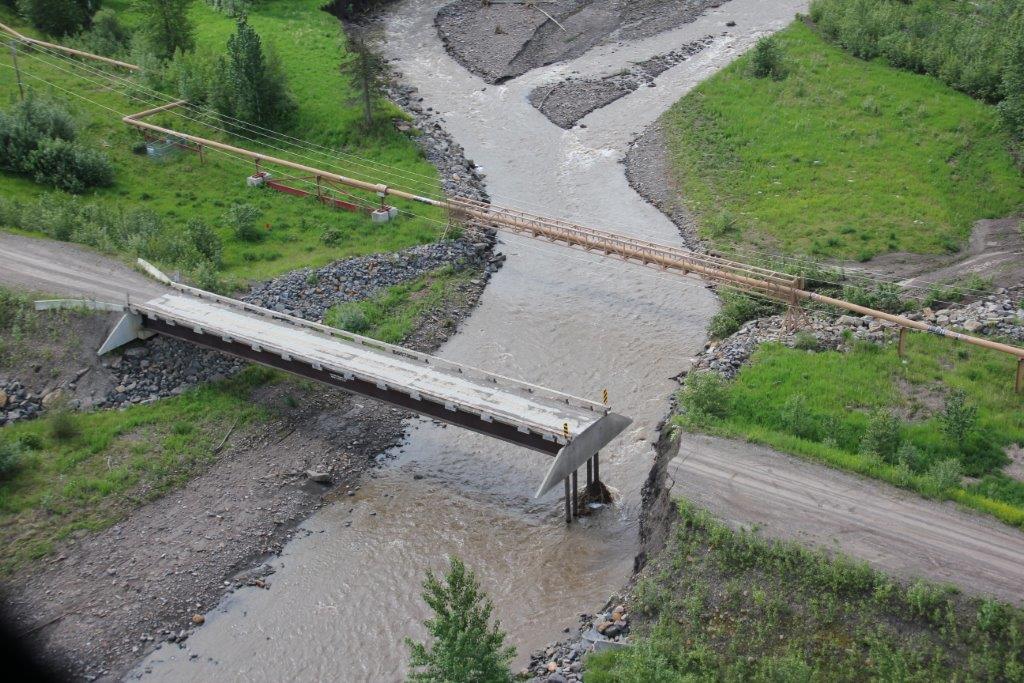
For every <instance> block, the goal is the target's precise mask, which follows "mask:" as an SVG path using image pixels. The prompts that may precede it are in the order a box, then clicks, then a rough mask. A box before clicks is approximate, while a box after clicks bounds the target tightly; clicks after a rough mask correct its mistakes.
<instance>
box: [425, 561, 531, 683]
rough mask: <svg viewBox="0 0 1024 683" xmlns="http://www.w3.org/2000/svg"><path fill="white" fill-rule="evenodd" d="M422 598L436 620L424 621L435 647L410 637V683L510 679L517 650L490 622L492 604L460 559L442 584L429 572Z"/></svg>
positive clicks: (452, 564) (485, 682) (497, 624)
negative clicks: (415, 682)
mask: <svg viewBox="0 0 1024 683" xmlns="http://www.w3.org/2000/svg"><path fill="white" fill-rule="evenodd" d="M423 600H424V601H425V602H426V603H427V604H428V605H429V606H430V608H431V610H433V612H434V617H433V618H432V619H428V620H426V621H425V622H424V626H426V627H427V631H429V633H430V635H431V636H432V637H433V643H432V644H431V645H430V647H429V648H428V647H427V646H426V645H424V644H422V643H414V642H413V641H412V640H410V639H408V638H406V640H405V642H406V645H408V647H409V649H410V651H411V654H410V657H409V668H410V669H412V673H411V674H410V675H409V680H410V681H423V682H429V683H437V682H439V681H477V682H479V683H498V682H499V681H511V680H512V674H511V672H510V671H509V665H510V664H511V662H512V659H513V658H514V657H515V655H516V649H515V648H514V647H511V646H508V645H505V637H506V636H505V633H504V632H503V631H502V630H501V623H500V622H498V621H495V622H494V623H493V624H492V623H491V613H492V612H493V611H494V605H493V604H492V603H491V601H490V599H489V598H487V596H486V595H484V594H483V593H482V592H481V590H480V584H479V583H478V582H477V580H476V575H475V574H474V573H473V572H472V571H471V570H467V569H466V566H465V565H464V564H463V563H462V561H461V560H459V559H458V558H455V557H453V558H452V559H451V561H450V565H449V569H448V572H447V574H445V577H444V581H440V580H438V578H437V577H436V576H434V574H433V572H430V571H428V572H427V579H426V581H424V582H423Z"/></svg>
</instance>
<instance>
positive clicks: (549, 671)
mask: <svg viewBox="0 0 1024 683" xmlns="http://www.w3.org/2000/svg"><path fill="white" fill-rule="evenodd" d="M566 631H568V629H566ZM628 635H629V612H628V610H627V608H626V605H624V604H617V605H615V606H613V607H610V608H609V609H606V610H605V611H603V612H600V613H598V614H594V615H591V614H581V615H580V628H579V632H578V633H577V634H576V635H575V636H573V637H572V638H568V639H566V640H562V641H559V642H557V643H552V644H551V645H549V646H548V647H546V648H545V649H543V650H537V651H535V652H532V653H530V664H529V666H527V667H526V669H524V670H523V671H522V673H521V677H522V678H527V677H529V678H528V680H530V681H531V683H568V682H569V681H582V680H583V670H584V658H585V657H586V655H587V654H589V653H591V652H599V651H601V650H605V649H608V648H613V647H628V641H627V636H628Z"/></svg>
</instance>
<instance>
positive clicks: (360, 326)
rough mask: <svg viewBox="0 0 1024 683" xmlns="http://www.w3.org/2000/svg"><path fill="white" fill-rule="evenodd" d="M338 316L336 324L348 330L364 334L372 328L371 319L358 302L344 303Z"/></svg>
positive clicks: (338, 309) (339, 308)
mask: <svg viewBox="0 0 1024 683" xmlns="http://www.w3.org/2000/svg"><path fill="white" fill-rule="evenodd" d="M336 316H337V317H336V322H335V326H336V327H340V328H341V329H343V330H345V331H347V332H353V333H355V334H362V333H364V332H366V331H367V330H369V329H370V321H369V319H368V318H367V317H366V313H364V312H363V309H362V308H360V307H359V304H357V303H348V304H342V305H341V306H339V307H338V308H337V312H336Z"/></svg>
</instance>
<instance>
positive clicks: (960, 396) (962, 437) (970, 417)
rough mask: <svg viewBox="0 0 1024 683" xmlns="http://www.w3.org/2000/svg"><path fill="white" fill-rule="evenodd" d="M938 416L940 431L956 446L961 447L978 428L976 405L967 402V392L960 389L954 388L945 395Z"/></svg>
mask: <svg viewBox="0 0 1024 683" xmlns="http://www.w3.org/2000/svg"><path fill="white" fill-rule="evenodd" d="M938 417H939V424H941V425H942V433H943V434H945V435H946V438H947V439H950V440H951V441H952V442H953V443H955V444H956V445H957V448H963V447H964V444H965V443H966V442H967V439H968V438H969V437H970V436H971V435H972V434H974V432H975V430H977V428H978V406H976V405H972V404H970V403H968V402H967V393H966V392H964V391H963V390H962V389H955V390H953V391H952V392H950V394H949V395H948V396H946V405H945V408H944V409H943V411H942V413H940V414H939V416H938Z"/></svg>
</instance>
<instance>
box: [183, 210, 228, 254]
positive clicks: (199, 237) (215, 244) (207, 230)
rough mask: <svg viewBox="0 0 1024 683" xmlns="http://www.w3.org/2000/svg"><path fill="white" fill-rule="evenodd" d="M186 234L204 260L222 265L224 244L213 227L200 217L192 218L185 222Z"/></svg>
mask: <svg viewBox="0 0 1024 683" xmlns="http://www.w3.org/2000/svg"><path fill="white" fill-rule="evenodd" d="M185 234H186V235H188V239H189V241H190V242H191V243H192V246H193V247H194V248H195V250H196V252H197V253H198V254H199V255H200V256H201V257H202V258H203V259H204V260H206V261H207V262H209V263H210V264H211V265H214V266H220V263H221V255H222V254H223V251H224V245H223V244H222V243H221V240H220V236H219V235H217V233H216V232H214V230H213V228H211V227H210V226H209V225H207V224H206V222H205V221H203V220H202V219H200V218H190V219H189V220H188V223H186V224H185Z"/></svg>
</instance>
